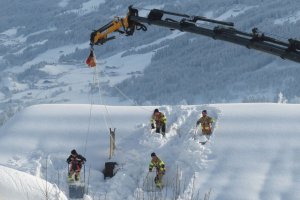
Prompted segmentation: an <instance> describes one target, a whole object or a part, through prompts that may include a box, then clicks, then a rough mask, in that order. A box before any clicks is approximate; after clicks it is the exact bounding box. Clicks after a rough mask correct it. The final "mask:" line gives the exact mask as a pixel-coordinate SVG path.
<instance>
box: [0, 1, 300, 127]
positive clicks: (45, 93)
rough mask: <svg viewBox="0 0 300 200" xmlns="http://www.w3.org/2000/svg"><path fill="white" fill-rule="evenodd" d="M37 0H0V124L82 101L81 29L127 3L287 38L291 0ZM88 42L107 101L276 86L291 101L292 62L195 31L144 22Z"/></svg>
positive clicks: (269, 93)
mask: <svg viewBox="0 0 300 200" xmlns="http://www.w3.org/2000/svg"><path fill="white" fill-rule="evenodd" d="M45 2H46V1H33V0H28V1H26V2H23V1H8V0H2V1H1V2H0V13H1V14H0V17H1V19H2V20H1V22H0V24H1V26H0V69H1V73H0V82H1V85H0V111H1V112H0V122H1V124H2V123H4V122H5V121H6V120H7V119H9V118H10V117H11V116H12V115H13V114H14V113H16V112H17V111H18V110H22V109H23V108H24V107H27V106H28V105H35V104H38V103H66V102H69V103H90V98H89V95H91V93H93V92H94V91H95V90H94V89H95V87H94V85H93V81H92V79H93V74H94V72H93V70H89V69H87V68H86V65H85V64H84V60H85V58H86V56H87V55H88V53H89V52H88V51H89V46H88V44H89V38H90V33H91V32H92V30H94V29H97V28H99V27H101V26H103V25H104V24H106V23H107V22H109V21H111V20H112V19H113V16H120V17H123V16H124V15H126V13H127V7H128V6H129V5H134V6H135V7H136V8H138V9H139V11H140V15H143V16H146V15H147V14H148V12H149V9H153V8H158V9H164V10H167V11H172V12H178V13H184V14H188V15H199V16H206V17H209V18H212V19H217V20H225V21H232V22H234V23H235V28H236V29H238V30H241V31H245V32H250V31H251V29H252V28H253V27H257V28H258V29H259V30H261V31H262V32H265V33H266V34H267V35H269V36H271V37H274V38H278V39H280V40H282V41H287V39H288V38H297V37H298V35H299V34H298V33H299V27H300V26H299V23H300V22H299V19H300V18H299V8H300V3H299V1H296V0H289V1H281V0H275V1H272V2H268V1H261V0H253V1H247V0H228V1H223V0H215V1H201V2H196V1H193V0H186V1H184V2H183V1H175V2H174V1H173V0H164V1H161V0H151V1H149V0H146V1H143V2H140V1H136V0H126V1H124V0H122V1H120V0H117V1H104V0H101V1H95V0H78V1H69V0H61V1H55V2H52V1H51V2H48V1H47V3H45ZM202 25H203V26H209V27H213V26H215V25H214V24H205V23H204V24H202ZM95 49H96V50H95V51H96V52H95V53H96V55H97V59H98V69H97V74H98V75H97V77H98V80H100V88H101V90H104V91H105V94H106V97H107V102H108V104H111V105H115V104H117V105H119V104H125V105H128V102H120V101H123V100H128V99H127V97H129V98H130V99H133V100H134V101H135V102H137V103H139V104H144V105H157V104H173V105H176V104H182V103H185V104H200V103H219V102H277V100H278V94H279V93H280V92H281V93H282V94H283V95H284V97H286V98H287V100H288V102H290V103H297V102H299V95H300V91H299V89H298V88H299V87H298V80H299V74H300V73H299V70H300V68H299V65H298V64H297V63H293V62H290V61H283V60H281V59H280V58H277V57H275V56H271V55H267V54H264V53H260V52H256V51H254V50H248V49H246V48H244V47H240V46H235V45H232V44H228V43H226V42H221V41H214V40H212V39H209V38H206V37H203V36H200V35H194V34H189V33H183V32H178V31H170V30H168V29H164V28H159V27H155V26H148V31H147V32H139V31H136V32H135V34H134V36H132V37H124V36H118V37H117V39H116V40H113V41H110V42H108V43H106V44H105V45H103V46H101V47H97V48H95ZM115 86H117V87H118V89H116V88H115ZM162 86H163V87H162ZM122 93H123V94H122ZM124 94H125V96H126V97H124ZM112 96H113V97H114V98H113V99H112V98H111V97H112Z"/></svg>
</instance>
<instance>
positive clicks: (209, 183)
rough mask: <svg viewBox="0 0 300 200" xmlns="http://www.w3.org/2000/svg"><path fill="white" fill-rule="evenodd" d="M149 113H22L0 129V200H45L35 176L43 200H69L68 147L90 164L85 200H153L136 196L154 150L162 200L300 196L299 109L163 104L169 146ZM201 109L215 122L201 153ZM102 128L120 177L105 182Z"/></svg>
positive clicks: (52, 109) (44, 108)
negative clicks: (162, 172)
mask: <svg viewBox="0 0 300 200" xmlns="http://www.w3.org/2000/svg"><path fill="white" fill-rule="evenodd" d="M154 108H156V107H138V106H136V107H134V106H101V105H86V104H68V105H67V104H57V105H54V104H52V105H50V104H44V105H35V106H31V107H28V108H26V109H25V110H24V111H22V112H21V113H18V114H17V115H15V116H14V117H13V118H11V119H10V120H9V121H8V122H7V123H6V124H5V125H4V126H3V127H2V128H1V129H0V146H1V152H0V164H1V165H2V166H1V168H0V173H1V177H2V178H1V179H0V199H1V200H2V199H8V198H9V199H43V198H39V197H41V196H39V195H41V194H45V189H44V188H45V187H43V186H41V185H43V184H45V182H43V181H42V180H41V179H40V178H42V179H47V180H48V181H49V182H50V183H49V185H51V187H53V188H55V190H54V189H53V190H50V191H51V192H52V196H51V197H50V198H49V199H65V197H64V196H63V195H62V193H60V195H61V196H60V198H57V196H55V195H57V194H59V193H58V191H57V190H56V189H57V188H59V189H60V190H61V191H62V192H63V193H64V194H65V195H66V196H68V187H67V182H66V178H65V177H66V175H67V164H66V162H65V160H66V158H67V156H68V155H69V153H70V150H71V149H73V148H75V149H77V151H78V152H79V153H81V154H83V155H84V156H85V157H86V158H87V163H86V168H85V172H86V174H85V177H86V178H85V179H86V185H87V189H88V190H87V192H88V195H87V196H86V197H85V199H104V198H106V199H128V200H129V199H142V197H143V198H144V199H151V198H152V197H153V196H151V195H153V194H149V193H147V192H143V190H142V188H143V184H144V181H145V177H146V176H147V173H148V164H149V161H150V153H151V152H156V153H157V155H158V156H159V157H160V158H161V159H163V160H164V161H165V163H166V168H167V173H166V176H165V179H164V180H165V184H166V187H165V188H164V189H163V191H162V193H161V194H160V195H161V196H160V198H161V199H174V198H177V199H181V200H183V199H184V200H185V199H203V198H204V195H205V194H209V195H210V196H209V199H222V200H224V199H225V200H227V199H228V200H232V199H236V200H238V199H246V200H247V199H249V200H256V199H272V200H273V199H299V198H300V192H299V191H298V188H299V186H300V181H299V180H300V179H299V175H298V174H299V173H298V171H299V166H300V159H299V156H298V153H299V149H300V144H299V142H298V141H299V139H300V138H299V137H300V135H299V131H300V124H299V118H300V112H299V111H300V106H299V105H292V104H212V105H195V106H160V107H159V108H160V110H161V111H163V112H164V113H165V114H166V115H167V117H168V131H167V137H166V138H162V137H161V136H160V135H158V134H156V133H152V132H151V130H150V126H149V118H150V115H151V113H152V111H153V109H154ZM202 109H207V110H208V113H209V115H211V116H212V117H214V118H215V119H216V124H215V129H214V134H213V137H212V139H211V141H209V142H208V143H207V144H206V145H204V146H203V145H201V144H199V143H198V141H195V140H194V133H195V130H194V128H195V123H196V120H197V119H198V117H200V113H201V110H202ZM108 128H116V146H117V149H116V151H115V154H114V156H113V158H112V159H111V160H110V161H116V162H118V163H119V165H118V169H119V170H118V172H117V174H116V175H115V176H114V177H113V178H111V179H106V180H104V179H103V174H102V173H101V170H103V168H104V163H105V162H106V161H109V159H108V155H109V151H108V144H109V136H108ZM7 167H8V168H10V169H8V168H7ZM13 169H14V170H18V171H21V172H18V171H14V170H13ZM24 172H25V173H28V175H27V174H25V173H24ZM82 173H83V172H82ZM29 174H31V175H29ZM150 176H151V175H150ZM36 180H37V181H36ZM8 183H9V184H10V185H11V187H9V189H7V188H8ZM37 183H39V184H37ZM42 183H43V184H42ZM88 183H89V184H88ZM34 184H35V185H36V184H37V185H40V187H39V189H36V188H37V187H36V186H35V185H34ZM52 184H54V185H52ZM27 188H29V189H27ZM30 188H35V189H36V190H34V189H30Z"/></svg>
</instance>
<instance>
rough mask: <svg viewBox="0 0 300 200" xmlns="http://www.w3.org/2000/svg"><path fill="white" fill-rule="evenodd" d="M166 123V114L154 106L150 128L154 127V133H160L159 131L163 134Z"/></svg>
mask: <svg viewBox="0 0 300 200" xmlns="http://www.w3.org/2000/svg"><path fill="white" fill-rule="evenodd" d="M166 124H167V118H166V116H165V115H164V114H163V113H162V112H160V111H159V110H158V109H157V108H156V109H155V110H154V112H153V115H152V116H151V128H152V129H156V133H160V131H161V134H162V135H163V136H165V135H166Z"/></svg>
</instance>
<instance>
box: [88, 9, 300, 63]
mask: <svg viewBox="0 0 300 200" xmlns="http://www.w3.org/2000/svg"><path fill="white" fill-rule="evenodd" d="M164 15H170V16H175V17H180V18H181V19H180V20H174V19H171V18H164V19H163V16H164ZM198 21H205V22H209V23H214V24H219V25H217V26H215V27H213V28H207V27H202V26H201V24H199V23H198V24H197V22H198ZM144 24H149V25H157V26H162V27H166V28H170V29H171V30H174V29H175V30H180V31H183V32H190V33H195V34H199V35H204V36H207V37H211V38H213V39H216V40H223V41H227V42H230V43H234V44H237V45H241V46H245V47H247V48H249V49H255V50H258V51H262V52H266V53H269V54H273V55H276V56H279V57H281V58H282V59H288V60H292V61H295V62H298V63H300V41H299V40H296V39H288V41H287V42H285V41H280V40H277V39H275V38H272V37H268V36H266V35H265V34H264V33H261V32H259V31H258V29H257V28H253V29H252V32H251V33H246V32H242V31H239V30H236V29H235V28H233V26H234V24H233V23H231V22H224V21H217V20H213V19H207V18H205V17H200V16H189V15H185V14H179V13H173V12H167V11H163V10H158V9H153V10H151V11H150V13H149V14H148V16H147V17H141V16H139V15H138V10H137V9H134V8H132V7H131V6H130V7H129V12H128V14H127V16H126V17H125V18H122V19H120V18H117V20H115V21H112V22H110V23H109V24H107V25H105V26H103V27H101V28H100V29H98V30H96V31H94V32H93V33H92V34H91V40H90V41H91V43H90V44H91V46H92V47H93V45H95V44H96V45H97V44H104V43H105V42H106V41H108V40H110V39H114V37H107V36H108V35H109V34H110V33H112V32H120V33H125V34H126V35H132V34H133V32H134V30H135V29H137V30H139V29H142V30H144V31H146V30H147V29H146V26H145V25H144ZM122 27H123V30H120V28H122Z"/></svg>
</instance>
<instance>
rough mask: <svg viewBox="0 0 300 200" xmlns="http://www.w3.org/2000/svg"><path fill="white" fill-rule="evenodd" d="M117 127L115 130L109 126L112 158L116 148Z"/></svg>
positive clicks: (110, 155)
mask: <svg viewBox="0 0 300 200" xmlns="http://www.w3.org/2000/svg"><path fill="white" fill-rule="evenodd" d="M115 132H116V129H115V128H114V130H112V129H111V128H109V135H110V137H109V141H110V142H109V159H111V158H112V156H113V154H114V150H115V149H116V141H115V140H116V133H115Z"/></svg>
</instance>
